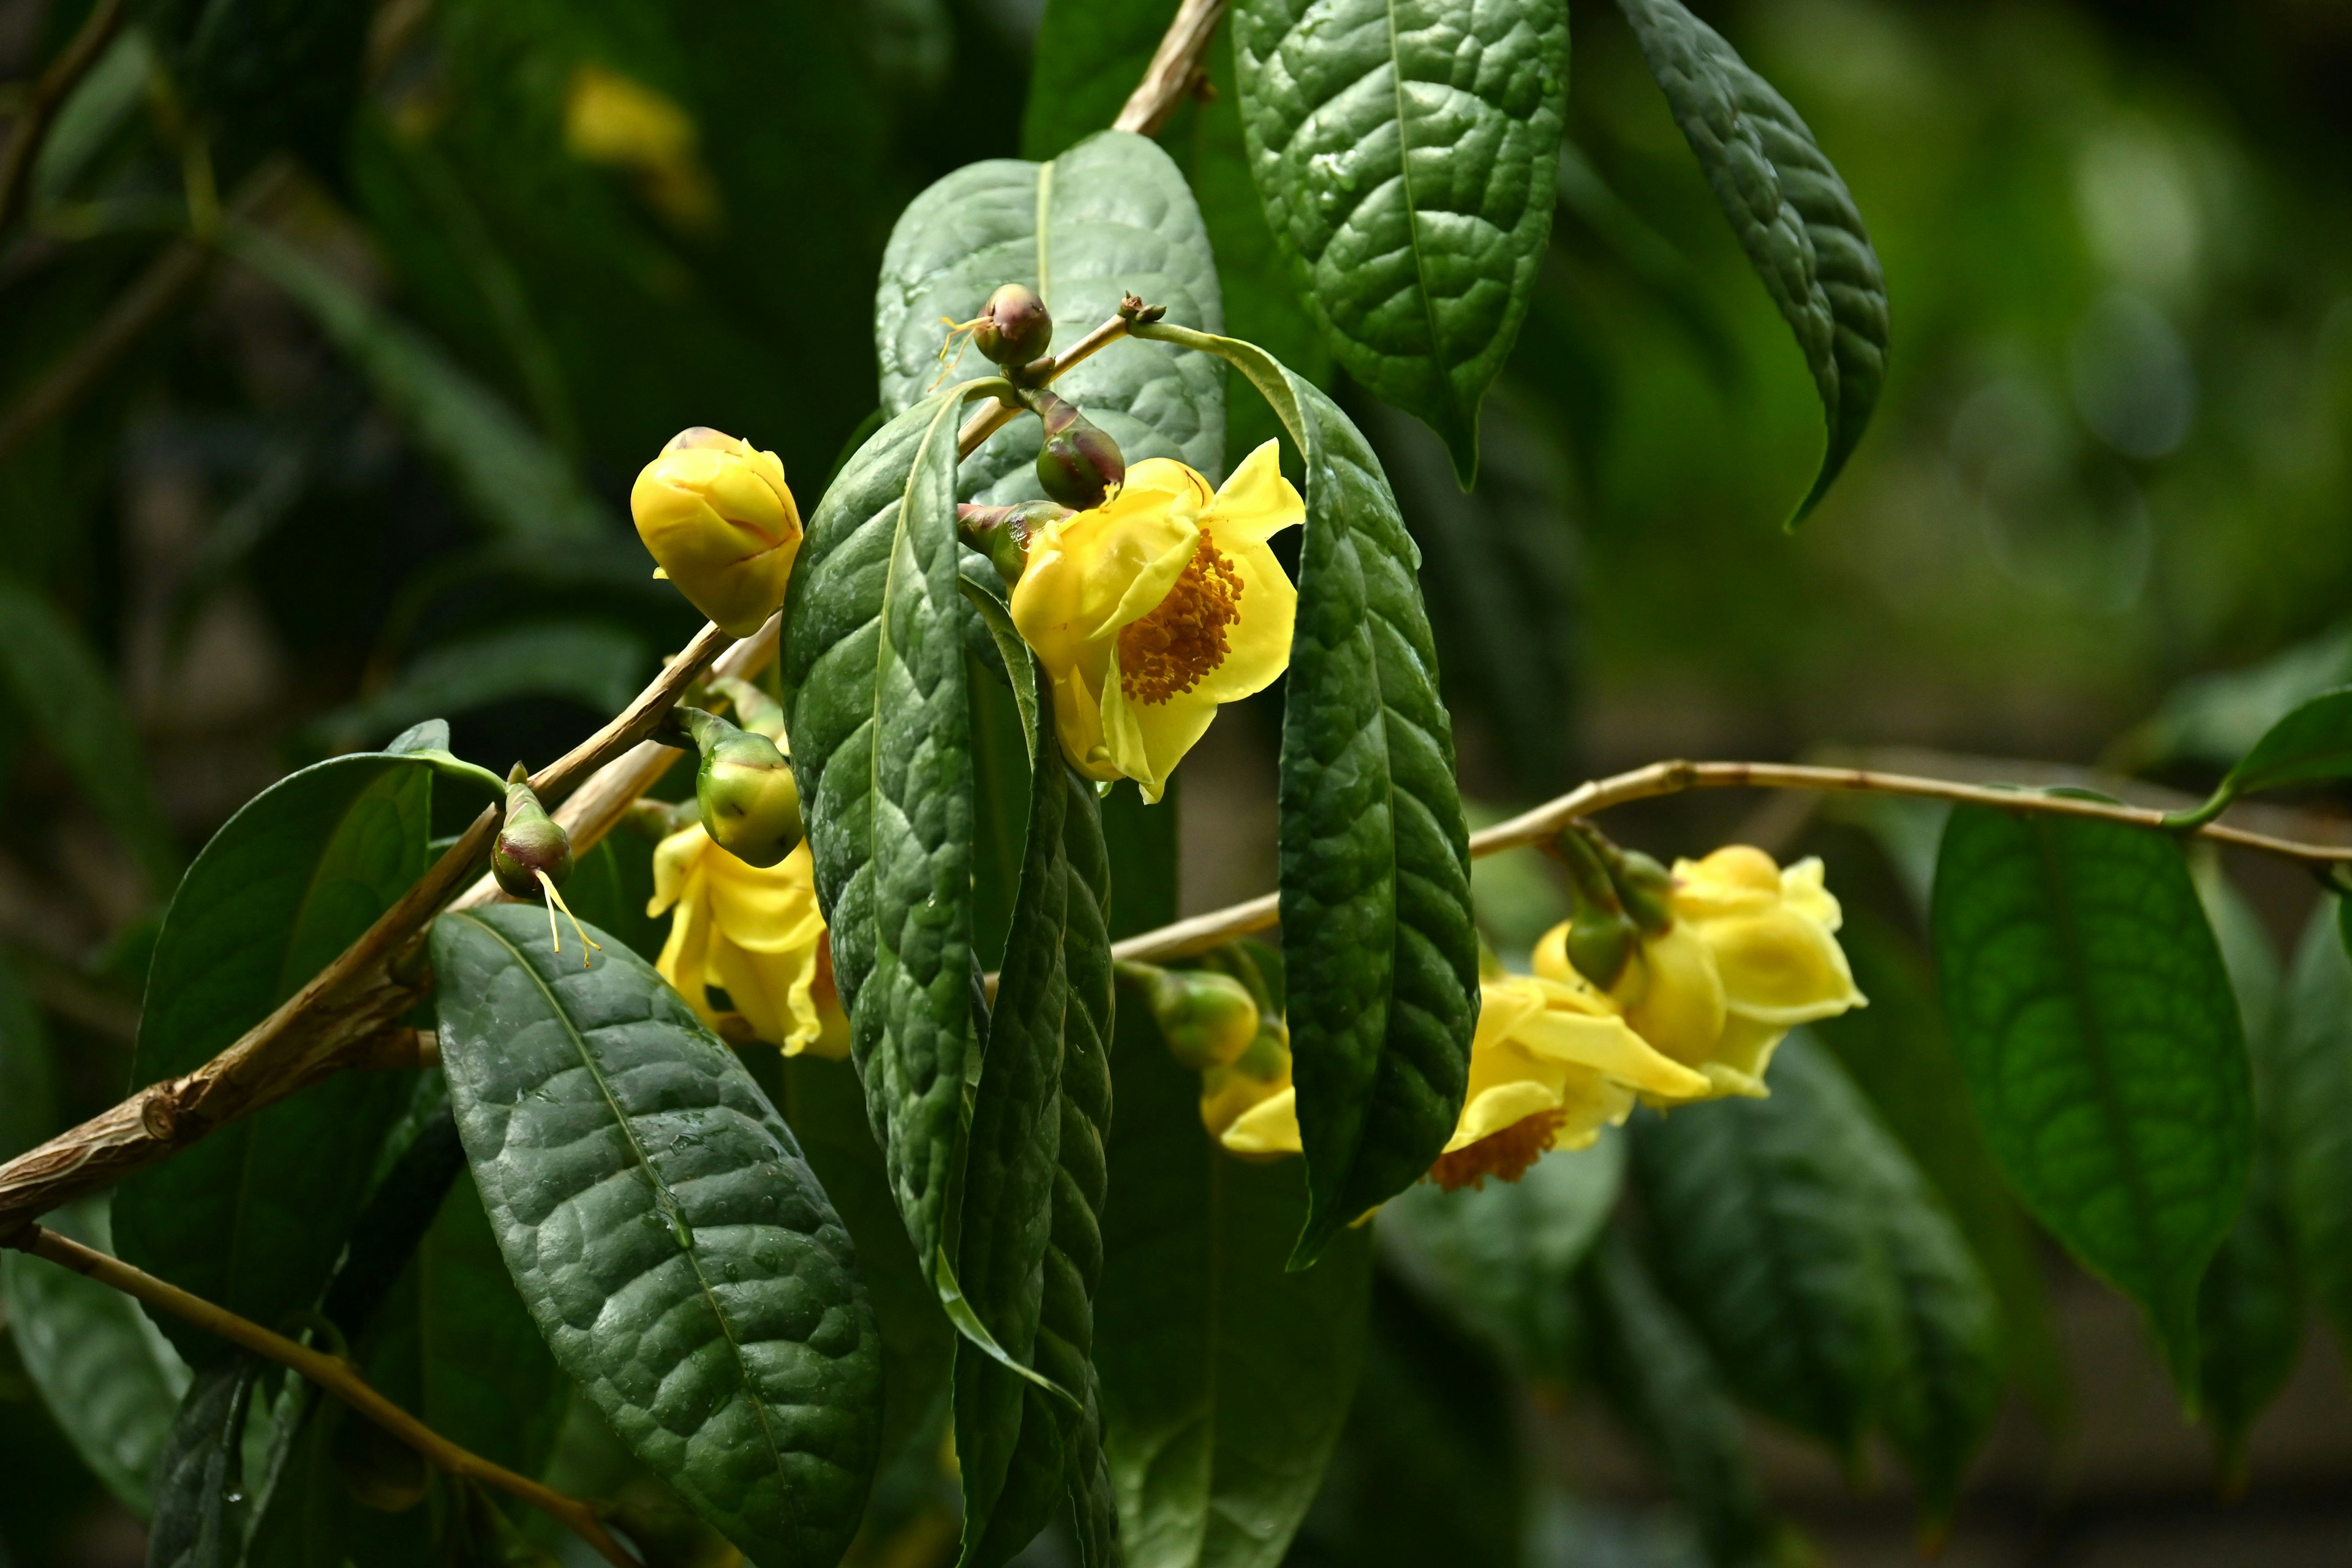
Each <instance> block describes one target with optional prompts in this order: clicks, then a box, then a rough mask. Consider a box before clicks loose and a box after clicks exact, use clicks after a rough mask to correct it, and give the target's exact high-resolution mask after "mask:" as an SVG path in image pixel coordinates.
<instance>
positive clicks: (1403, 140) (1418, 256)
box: [1309, 0, 1477, 483]
mask: <svg viewBox="0 0 2352 1568" xmlns="http://www.w3.org/2000/svg"><path fill="white" fill-rule="evenodd" d="M1396 8H1397V0H1384V3H1383V5H1382V7H1381V9H1382V14H1383V15H1384V16H1385V17H1386V18H1387V21H1388V29H1389V101H1390V103H1391V106H1392V107H1393V108H1394V110H1395V111H1396V125H1397V183H1398V184H1400V185H1402V186H1403V187H1404V230H1405V235H1406V237H1407V239H1408V240H1409V242H1410V243H1411V244H1412V277H1413V281H1414V282H1415V283H1417V284H1419V285H1420V289H1419V290H1418V291H1419V293H1420V295H1421V319H1422V323H1423V325H1424V326H1426V327H1427V328H1428V329H1429V362H1430V363H1431V364H1433V365H1434V366H1435V367H1436V369H1437V380H1438V384H1439V385H1440V386H1441V387H1442V388H1443V389H1444V394H1445V401H1446V402H1447V403H1448V404H1449V405H1453V409H1454V417H1455V418H1456V419H1459V418H1460V417H1461V416H1462V412H1463V411H1462V408H1461V405H1460V400H1459V399H1458V398H1456V397H1455V396H1454V373H1453V372H1452V371H1451V370H1450V369H1448V368H1447V366H1446V363H1445V353H1444V345H1443V344H1442V343H1440V342H1439V341H1438V336H1437V305H1436V301H1435V300H1433V299H1432V298H1431V292H1430V280H1429V263H1428V259H1427V258H1425V257H1424V256H1423V254H1422V246H1421V206H1420V204H1419V203H1417V202H1415V201H1414V200H1413V195H1412V137H1411V136H1410V135H1409V134H1407V132H1406V130H1405V117H1404V54H1403V51H1402V49H1401V48H1400V47H1399V46H1398V44H1397V18H1396ZM1469 434H1470V436H1471V437H1472V439H1473V440H1475V439H1476V436H1477V432H1476V431H1475V430H1473V431H1471V432H1470V433H1469ZM1309 482H1310V483H1311V482H1312V476H1311V475H1310V476H1309Z"/></svg>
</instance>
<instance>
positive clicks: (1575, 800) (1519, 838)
mask: <svg viewBox="0 0 2352 1568" xmlns="http://www.w3.org/2000/svg"><path fill="white" fill-rule="evenodd" d="M1694 789H1801V790H1826V791H1837V792H1853V791H1859V792H1864V793H1867V794H1874V795H1910V796H1913V797H1915V798H1917V799H1924V800H1946V801H1952V802H1956V803H1959V804H1963V805H1990V806H1998V807H2000V809H2001V810H2004V811H2033V812H2041V813H2042V814H2044V815H2045V816H2081V817H2091V818H2095V819H2097V820H2099V821H2103V822H2122V823H2128V824H2130V825H2131V826H2135V827H2147V828H2160V827H2162V826H2163V824H2164V816H2165V814H2164V813H2163V812H2161V811H2159V810H2157V809H2155V808H2153V807H2149V806H2140V805H2116V804H2115V803H2113V802H2109V801H2099V800H2079V799H2076V798H2074V797H2073V796H2071V795H2037V794H2030V793H2027V792H2024V791H2020V790H2007V789H1997V788H1994V787H1992V786H1990V785H1987V784H1957V783H1954V782H1952V781H1950V780H1948V779H1928V778H1916V777H1912V776H1910V775H1908V774H1905V773H1880V772H1876V771H1874V770H1872V769H1869V768H1824V767H1813V766H1809V765H1806V764H1802V763H1651V764H1650V765H1649V766H1648V767H1645V768H1636V769H1634V770H1633V772H1632V773H1618V774H1616V775H1614V776H1613V777H1610V778H1605V779H1595V780H1593V781H1592V782H1591V783H1590V784H1582V785H1580V786H1579V787H1577V788H1575V789H1572V790H1570V791H1569V793H1568V794H1566V795H1561V796H1560V797H1559V799H1557V800H1554V801H1550V802H1548V803H1547V804H1545V805H1539V806H1538V807H1536V808H1535V809H1534V810H1533V811H1530V812H1526V813H1524V814H1522V815H1520V816H1515V817H1512V818H1511V819H1510V820H1509V821H1507V822H1500V823H1496V825H1495V826H1492V827H1489V828H1487V829H1486V830H1485V831H1484V832H1481V833H1474V834H1472V835H1471V836H1470V853H1471V854H1472V855H1473V856H1482V855H1496V854H1500V853H1501V852H1502V851H1504V850H1506V849H1517V848H1521V847H1525V846H1528V845H1533V844H1543V843H1547V842H1549V840H1550V839H1552V838H1553V837H1556V836H1557V835H1558V834H1559V830H1560V829H1561V828H1563V827H1565V826H1568V825H1569V824H1570V822H1572V821H1574V820H1575V819H1576V818H1578V817H1580V816H1591V814H1593V813H1594V812H1599V811H1606V810H1608V809H1609V808H1610V807H1611V806H1613V805H1625V804H1627V803H1628V802H1630V801H1636V800H1650V799H1654V798H1655V797H1656V796H1659V795H1680V794H1681V793H1683V792H1684V791H1685V790H1694ZM2196 834H2197V836H2198V837H2205V838H2210V839H2212V840H2214V841H2215V842H2216V843H2221V844H2230V845H2235V846H2236V847H2239V848H2241V849H2256V850H2260V851H2262V852H2263V854H2266V855H2276V856H2280V857H2282V858H2286V859H2290V860H2299V861H2302V862H2304V863H2305V864H2306V865H2312V866H2340V865H2347V864H2352V846H2345V845H2338V844H2307V843H2303V842H2300V841H2298V840H2295V839H2291V838H2281V837H2275V836H2273V835H2271V834H2267V833H2252V832H2248V831H2247V830H2246V829H2244V828H2242V827H2231V826H2227V825H2225V824H2222V823H2218V822H2210V823H2207V824H2206V825H2205V826H2202V827H2200V828H2198V829H2197V830H2196ZM1281 921H1282V909H1281V904H1280V900H1279V895H1277V894H1274V893H1267V894H1265V896H1264V897H1262V898H1255V899H1252V900H1249V901H1248V902H1247V903H1242V904H1234V905H1232V906H1230V907H1229V908H1226V909H1222V910H1213V911H1212V912H1210V913H1208V914H1204V915H1194V916H1193V917H1192V919H1190V920H1182V921H1177V922H1176V923H1175V924H1173V925H1168V926H1162V927H1160V929H1159V930H1158V931H1145V932H1143V933H1142V934H1140V935H1139V936H1131V937H1129V938H1128V939H1127V940H1126V941H1124V942H1114V943H1113V944H1112V945H1111V950H1110V951H1111V957H1112V958H1113V959H1114V960H1129V961H1133V962H1152V961H1158V960H1163V959H1171V958H1186V957H1190V956H1191V955H1192V954H1193V953H1197V952H1207V951H1208V950H1209V949H1211V948H1213V947H1216V946H1218V945H1220V944H1221V943H1223V942H1231V941H1232V940H1234V938H1235V937H1239V936H1247V935H1249V934H1250V933H1251V932H1252V931H1265V930H1266V929H1268V928H1269V927H1272V926H1275V925H1278V924H1280V923H1281Z"/></svg>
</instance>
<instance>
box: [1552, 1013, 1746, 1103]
mask: <svg viewBox="0 0 2352 1568" xmlns="http://www.w3.org/2000/svg"><path fill="white" fill-rule="evenodd" d="M1511 1037H1512V1039H1513V1041H1514V1042H1515V1043H1516V1044H1517V1045H1518V1046H1519V1047H1520V1048H1521V1049H1523V1050H1526V1051H1528V1053H1530V1054H1531V1055H1536V1056H1541V1057H1545V1058H1549V1059H1550V1060H1553V1061H1558V1062H1565V1063H1571V1064H1573V1065H1575V1066H1577V1067H1581V1068H1591V1069H1592V1070H1593V1071H1595V1072H1600V1073H1603V1074H1606V1075H1607V1076H1608V1077H1610V1078H1612V1079H1617V1080H1619V1081H1620V1082H1622V1083H1628V1084H1631V1085H1633V1087H1634V1088H1635V1089H1646V1090H1648V1091H1649V1092H1651V1093H1653V1094H1670V1095H1691V1094H1697V1093H1700V1092H1702V1091H1704V1090H1705V1089H1706V1080H1705V1079H1702V1078H1701V1077H1699V1075H1698V1074H1697V1073H1695V1072H1693V1071H1692V1070H1691V1069H1690V1068H1686V1067H1685V1066H1683V1064H1682V1063H1680V1062H1677V1061H1675V1060H1674V1059H1673V1058H1670V1057H1667V1056H1664V1055H1663V1054H1661V1053H1660V1052H1658V1051H1657V1050H1655V1049H1654V1048H1653V1047H1651V1045H1650V1043H1649V1042H1648V1041H1647V1040H1644V1039H1643V1037H1641V1036H1639V1035H1637V1034H1635V1033H1634V1032H1633V1028H1632V1027H1631V1026H1629V1025H1627V1024H1626V1022H1625V1020H1624V1019H1622V1018H1596V1017H1593V1016H1590V1015H1587V1014H1579V1013H1570V1012H1554V1011H1551V1010H1549V1009H1547V1010H1546V1011H1544V1012H1541V1013H1538V1014H1537V1015H1535V1016H1533V1017H1531V1018H1528V1019H1526V1020H1525V1021H1523V1022H1522V1023H1521V1024H1520V1025H1519V1026H1517V1028H1516V1029H1514V1030H1513V1031H1512V1036H1511Z"/></svg>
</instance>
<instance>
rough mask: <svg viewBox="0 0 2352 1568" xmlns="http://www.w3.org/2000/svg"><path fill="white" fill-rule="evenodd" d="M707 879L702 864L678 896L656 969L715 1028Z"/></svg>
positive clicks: (703, 1019) (705, 1022)
mask: <svg viewBox="0 0 2352 1568" xmlns="http://www.w3.org/2000/svg"><path fill="white" fill-rule="evenodd" d="M703 880H704V879H703V877H702V875H701V874H700V871H699V869H698V870H697V871H696V872H695V873H694V874H693V875H690V876H689V877H688V879H687V882H686V886H685V887H684V888H683V889H681V891H680V895H679V898H678V900H677V913H676V914H674V915H672V916H671V917H670V922H669V939H668V940H667V942H663V943H662V950H661V957H660V958H658V959H656V961H655V963H654V969H655V972H656V973H658V974H660V976H661V977H662V978H663V979H664V980H667V981H668V982H669V984H670V986H671V988H672V989H673V990H675V991H676V992H677V994H679V995H680V996H682V997H684V998H685V999H686V1005H688V1007H691V1008H693V1009H694V1013H695V1016H697V1017H698V1018H700V1019H701V1020H702V1021H703V1023H704V1024H706V1025H708V1026H709V1027H710V1028H711V1029H712V1030H714V1031H715V1030H717V1028H718V1027H719V1014H718V1012H717V1011H716V1010H715V1009H714V1008H712V1006H711V1005H710V998H709V994H707V992H706V986H707V985H708V984H709V980H708V977H709V960H710V936H711V931H710V908H709V900H706V899H704V897H703V896H702V884H703Z"/></svg>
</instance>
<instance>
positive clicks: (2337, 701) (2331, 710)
mask: <svg viewBox="0 0 2352 1568" xmlns="http://www.w3.org/2000/svg"><path fill="white" fill-rule="evenodd" d="M2347 774H2352V686H2339V687H2337V688H2336V689H2335V690H2333V691H2323V692H2321V693H2320V694H2319V695H2318V696H2316V697H2314V698H2311V699H2310V700H2307V701H2305V702H2303V703H2301V704H2300V705H2298V706H2297V707H2296V708H2295V710H2294V711H2293V712H2291V713H2289V714H2287V715H2286V716H2285V717H2284V718H2283V719H2281V720H2280V721H2278V722H2277V723H2275V724H2273V725H2272V726H2271V727H2270V728H2269V729H2268V730H2265V731H2263V738H2262V739H2261V740H2259V741H2256V742H2254V745H2253V749H2252V751H2250V752H2247V753H2246V754H2245V755H2244V756H2243V757H2242V758H2240V759H2239V761H2238V765H2237V766H2236V767H2233V768H2231V770H2230V772H2229V773H2228V774H2227V775H2226V776H2225V777H2224V778H2223V779H2222V780H2221V784H2219V785H2217V786H2216V787H2215V788H2214V791H2213V793H2212V795H2210V797H2208V798H2207V800H2206V801H2205V804H2204V805H2199V806H2195V807H2192V808H2191V809H2189V810H2188V811H2176V812H2173V813H2172V814H2171V815H2169V816H2167V817H2166V818H2165V826H2168V827H2194V826H2198V825H2200V824H2201V823H2207V822H2210V821H2212V820H2213V819H2214V818H2215V817H2217V816H2221V813H2222V812H2224V811H2226V810H2228V809H2229V805H2230V803H2231V801H2233V800H2235V799H2237V798H2238V797H2239V796H2240V795H2251V794H2252V793H2253V792H2254V791H2256V790H2264V789H2284V788H2288V787H2290V786H2292V785H2294V784H2325V783H2326V782H2327V781H2328V780H2330V779H2340V778H2343V777H2344V776H2346V775H2347Z"/></svg>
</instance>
